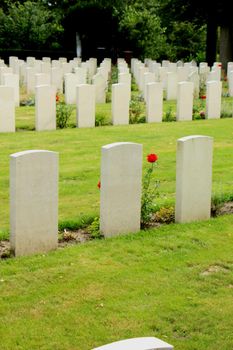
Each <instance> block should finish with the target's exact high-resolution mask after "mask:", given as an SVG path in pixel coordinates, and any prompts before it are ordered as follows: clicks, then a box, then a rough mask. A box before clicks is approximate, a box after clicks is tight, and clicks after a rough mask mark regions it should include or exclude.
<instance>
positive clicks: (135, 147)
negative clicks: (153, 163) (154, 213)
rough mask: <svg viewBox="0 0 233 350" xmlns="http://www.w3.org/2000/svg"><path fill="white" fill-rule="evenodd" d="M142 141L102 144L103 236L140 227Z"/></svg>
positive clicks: (131, 230)
mask: <svg viewBox="0 0 233 350" xmlns="http://www.w3.org/2000/svg"><path fill="white" fill-rule="evenodd" d="M141 177H142V145H140V144H136V143H131V142H119V143H112V144H109V145H106V146H103V147H102V156H101V188H100V231H101V233H102V234H104V236H106V237H108V236H114V235H119V234H122V233H128V232H137V231H139V230H140V213H141Z"/></svg>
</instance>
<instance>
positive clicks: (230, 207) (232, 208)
mask: <svg viewBox="0 0 233 350" xmlns="http://www.w3.org/2000/svg"><path fill="white" fill-rule="evenodd" d="M225 214H233V202H226V203H223V205H221V206H220V207H219V208H217V209H216V215H225Z"/></svg>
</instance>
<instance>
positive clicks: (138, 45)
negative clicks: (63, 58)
mask: <svg viewBox="0 0 233 350" xmlns="http://www.w3.org/2000/svg"><path fill="white" fill-rule="evenodd" d="M230 3H231V2H230V1H228V0H216V2H215V3H213V2H212V3H211V2H210V1H201V0H195V1H193V0H140V1H139V0H136V1H135V0H112V1H111V0H110V1H109V0H50V1H47V0H38V1H20V2H19V1H14V0H13V1H12V0H11V1H9V0H2V1H1V8H0V55H1V56H2V54H3V52H5V53H11V54H12V53H13V52H14V51H15V52H21V53H22V50H23V51H24V52H29V51H32V52H33V51H40V52H42V51H43V52H47V53H49V52H51V53H59V54H60V53H63V52H64V53H65V52H67V53H69V54H70V55H71V56H72V55H73V56H74V55H76V33H78V35H79V37H80V39H81V44H82V57H83V59H85V58H89V57H91V56H98V57H100V56H101V55H102V56H105V57H107V56H108V57H109V56H110V57H112V58H113V59H114V58H117V57H119V56H123V54H124V52H125V51H132V53H133V55H134V56H135V57H139V58H141V59H142V58H145V57H150V58H152V59H157V60H161V59H170V60H178V59H183V60H191V59H195V60H197V61H198V62H200V61H203V60H207V61H208V63H209V64H212V63H213V62H214V61H215V60H216V59H218V60H221V61H222V63H223V65H224V66H225V65H226V62H227V61H231V60H232V59H233V24H232V23H233V22H232V21H231V18H230V17H231V16H230V15H231V4H230ZM218 55H220V56H218ZM50 56H53V55H52V54H51V55H50Z"/></svg>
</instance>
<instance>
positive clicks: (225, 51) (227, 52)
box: [220, 25, 233, 72]
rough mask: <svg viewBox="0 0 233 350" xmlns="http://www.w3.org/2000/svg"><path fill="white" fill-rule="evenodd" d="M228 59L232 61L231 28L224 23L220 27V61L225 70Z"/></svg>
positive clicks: (232, 43)
mask: <svg viewBox="0 0 233 350" xmlns="http://www.w3.org/2000/svg"><path fill="white" fill-rule="evenodd" d="M230 61H233V28H232V27H231V26H230V25H228V26H227V25H225V26H221V29H220V62H221V63H222V66H223V69H224V70H225V72H226V71H227V62H230Z"/></svg>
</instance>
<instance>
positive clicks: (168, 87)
mask: <svg viewBox="0 0 233 350" xmlns="http://www.w3.org/2000/svg"><path fill="white" fill-rule="evenodd" d="M221 66H222V65H221V63H219V62H215V63H214V65H213V66H212V67H211V68H210V67H209V66H208V65H207V63H206V62H201V63H200V65H199V67H197V66H196V65H194V63H193V62H186V63H182V65H181V64H180V62H177V63H173V62H167V61H163V62H162V64H161V63H158V62H156V61H153V60H147V61H146V64H145V63H143V62H141V61H140V60H138V59H135V58H133V59H132V61H131V71H132V74H133V76H134V77H135V80H136V83H137V84H138V87H139V90H140V91H141V92H142V96H143V97H144V99H145V101H146V85H147V84H148V83H152V82H161V83H162V86H163V90H164V91H165V96H166V99H167V100H176V99H177V93H178V83H179V82H183V81H190V82H192V83H193V84H194V97H195V98H198V97H199V93H200V87H201V85H204V86H205V85H206V84H207V82H209V81H217V82H219V81H221ZM231 67H232V65H231V62H229V64H228V71H229V73H228V76H229V74H230V70H231ZM228 80H229V78H228Z"/></svg>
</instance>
